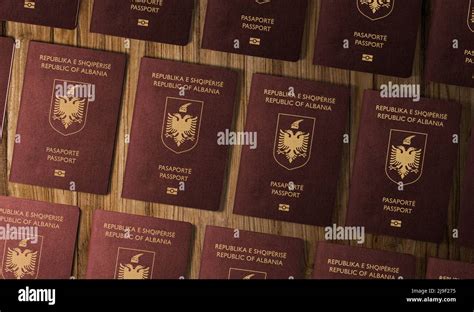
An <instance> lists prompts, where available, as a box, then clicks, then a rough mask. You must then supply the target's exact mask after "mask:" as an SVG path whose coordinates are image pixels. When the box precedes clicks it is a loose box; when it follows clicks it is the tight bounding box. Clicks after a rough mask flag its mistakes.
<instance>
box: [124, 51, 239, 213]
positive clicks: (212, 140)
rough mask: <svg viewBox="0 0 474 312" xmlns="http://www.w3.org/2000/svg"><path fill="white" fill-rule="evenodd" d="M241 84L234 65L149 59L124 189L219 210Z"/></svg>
mask: <svg viewBox="0 0 474 312" xmlns="http://www.w3.org/2000/svg"><path fill="white" fill-rule="evenodd" d="M236 84H237V74H236V72H234V71H230V70H227V69H221V68H216V67H210V66H203V65H194V64H185V63H179V62H172V61H165V60H157V59H151V58H143V59H142V63H141V68H140V78H139V81H138V89H137V98H136V101H135V112H134V116H133V124H132V132H131V142H130V147H129V151H128V158H127V167H126V170H125V177H124V186H123V192H122V196H123V197H125V198H131V199H137V200H142V201H149V202H157V203H163V204H169V205H176V206H182V207H192V208H199V209H205V210H219V207H220V201H221V193H222V189H223V183H224V177H225V168H226V164H227V159H228V145H226V144H218V135H219V134H222V133H225V131H226V130H228V129H230V128H231V126H232V119H233V111H234V104H235V103H234V102H235V94H236ZM224 143H225V142H224Z"/></svg>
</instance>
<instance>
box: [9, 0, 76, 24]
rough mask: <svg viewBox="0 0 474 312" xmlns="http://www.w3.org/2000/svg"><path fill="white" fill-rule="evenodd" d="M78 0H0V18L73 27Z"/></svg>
mask: <svg viewBox="0 0 474 312" xmlns="http://www.w3.org/2000/svg"><path fill="white" fill-rule="evenodd" d="M79 2H80V0H47V1H44V0H2V1H0V20H3V21H12V22H20V23H27V24H36V25H42V26H49V27H58V28H67V29H73V28H76V26H77V17H78V14H79Z"/></svg>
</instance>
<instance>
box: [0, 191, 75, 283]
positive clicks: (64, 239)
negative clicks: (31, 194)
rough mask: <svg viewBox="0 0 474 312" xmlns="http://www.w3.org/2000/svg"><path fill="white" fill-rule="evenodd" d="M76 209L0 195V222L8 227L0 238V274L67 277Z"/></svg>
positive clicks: (73, 243) (70, 265)
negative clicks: (4, 236) (4, 237)
mask: <svg viewBox="0 0 474 312" xmlns="http://www.w3.org/2000/svg"><path fill="white" fill-rule="evenodd" d="M79 213H80V210H79V208H78V207H74V206H66V205H59V204H52V203H46V202H39V201H32V200H25V199H18V198H13V197H4V196H0V226H1V227H2V228H4V229H5V231H8V237H7V239H1V240H0V263H1V267H0V277H1V278H3V279H69V278H70V277H71V270H72V263H73V260H74V247H75V244H76V236H77V228H78V224H79ZM20 233H22V234H23V235H19V234H20Z"/></svg>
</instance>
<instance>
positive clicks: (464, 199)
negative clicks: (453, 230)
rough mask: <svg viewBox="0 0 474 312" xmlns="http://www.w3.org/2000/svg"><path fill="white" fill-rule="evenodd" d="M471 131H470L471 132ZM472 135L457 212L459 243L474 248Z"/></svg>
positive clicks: (473, 138)
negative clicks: (459, 207) (459, 206)
mask: <svg viewBox="0 0 474 312" xmlns="http://www.w3.org/2000/svg"><path fill="white" fill-rule="evenodd" d="M471 131H472V130H471ZM473 191H474V135H472V134H471V140H470V146H469V156H468V159H467V164H466V169H465V172H464V181H463V185H462V192H461V209H460V211H459V225H458V228H459V239H458V240H459V243H460V244H461V245H462V246H466V247H470V248H474V196H473Z"/></svg>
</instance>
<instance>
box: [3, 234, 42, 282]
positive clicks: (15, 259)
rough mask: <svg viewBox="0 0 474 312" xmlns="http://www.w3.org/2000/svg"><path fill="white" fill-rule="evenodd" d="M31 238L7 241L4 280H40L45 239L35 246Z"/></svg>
mask: <svg viewBox="0 0 474 312" xmlns="http://www.w3.org/2000/svg"><path fill="white" fill-rule="evenodd" d="M31 241H32V239H31V238H27V239H23V240H21V241H13V240H8V241H5V245H4V248H3V259H2V267H1V273H2V274H1V275H2V277H3V278H4V279H18V280H19V279H36V278H38V273H39V266H40V260H41V249H42V246H43V237H42V236H38V239H37V242H36V243H35V244H33V243H32V242H31Z"/></svg>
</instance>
